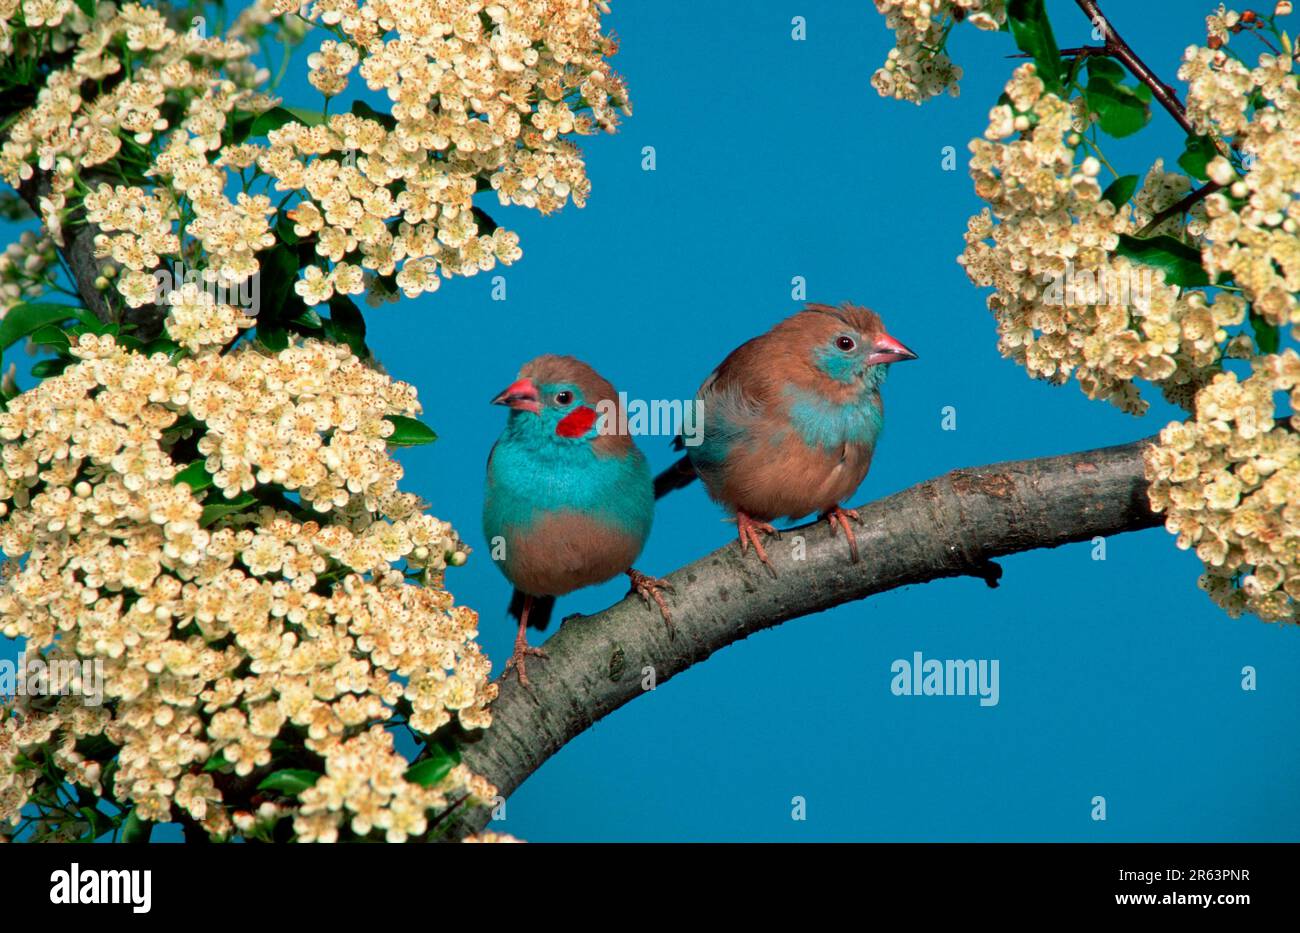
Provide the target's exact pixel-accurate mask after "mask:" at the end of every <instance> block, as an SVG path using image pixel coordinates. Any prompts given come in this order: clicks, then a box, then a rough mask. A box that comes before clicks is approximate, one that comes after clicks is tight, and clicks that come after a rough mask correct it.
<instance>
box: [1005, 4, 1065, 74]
mask: <svg viewBox="0 0 1300 933" xmlns="http://www.w3.org/2000/svg"><path fill="white" fill-rule="evenodd" d="M1007 22H1009V23H1010V24H1011V35H1012V37H1013V38H1014V39H1015V40H1016V48H1018V49H1020V51H1022V52H1024V53H1025V54H1026V55H1030V56H1032V57H1033V59H1034V62H1035V64H1037V66H1038V77H1039V78H1040V79H1042V82H1043V83H1044V84H1045V85H1047V89H1048V90H1049V91H1055V90H1060V88H1061V72H1060V67H1061V53H1060V50H1059V49H1058V48H1057V45H1056V38H1055V37H1054V36H1053V35H1052V24H1051V23H1050V22H1049V21H1048V19H1047V10H1046V9H1045V7H1044V4H1043V0H1011V2H1010V3H1008V4H1007Z"/></svg>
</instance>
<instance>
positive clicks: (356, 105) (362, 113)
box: [352, 100, 397, 130]
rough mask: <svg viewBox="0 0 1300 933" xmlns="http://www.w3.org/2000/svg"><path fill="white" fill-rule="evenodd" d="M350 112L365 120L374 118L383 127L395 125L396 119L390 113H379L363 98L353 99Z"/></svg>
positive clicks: (387, 127) (388, 127)
mask: <svg viewBox="0 0 1300 933" xmlns="http://www.w3.org/2000/svg"><path fill="white" fill-rule="evenodd" d="M352 113H353V114H354V115H356V116H358V117H362V118H364V119H366V120H374V121H375V122H376V123H379V124H382V125H383V126H384V128H385V129H389V130H391V129H393V128H394V127H396V126H397V120H396V118H394V117H393V116H392V114H387V113H380V112H379V111H378V110H376V109H375V108H374V107H371V106H370V105H369V104H367V103H366V102H365V101H364V100H354V101H353V102H352Z"/></svg>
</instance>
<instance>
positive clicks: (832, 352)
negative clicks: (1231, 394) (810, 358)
mask: <svg viewBox="0 0 1300 933" xmlns="http://www.w3.org/2000/svg"><path fill="white" fill-rule="evenodd" d="M814 362H815V363H816V364H817V368H818V369H819V370H821V372H823V373H825V374H826V375H827V376H830V377H831V378H832V379H834V380H835V381H836V382H852V381H853V380H854V379H856V378H857V376H858V370H859V369H861V367H862V360H861V359H860V358H859V357H857V356H854V355H853V354H851V353H844V352H843V351H841V350H838V349H835V348H833V347H819V348H818V350H817V353H816V356H815V358H814Z"/></svg>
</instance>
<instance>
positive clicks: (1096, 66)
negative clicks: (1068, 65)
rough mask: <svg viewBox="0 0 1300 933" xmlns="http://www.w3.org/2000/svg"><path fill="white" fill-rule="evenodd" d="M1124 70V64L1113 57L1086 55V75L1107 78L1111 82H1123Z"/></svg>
mask: <svg viewBox="0 0 1300 933" xmlns="http://www.w3.org/2000/svg"><path fill="white" fill-rule="evenodd" d="M1125 74H1126V72H1125V71H1124V66H1123V65H1121V64H1120V63H1119V62H1117V61H1115V60H1114V59H1113V58H1106V57H1105V56H1102V55H1089V56H1088V77H1089V78H1100V79H1103V80H1109V81H1110V82H1111V83H1113V84H1120V83H1122V82H1123V80H1124V77H1125Z"/></svg>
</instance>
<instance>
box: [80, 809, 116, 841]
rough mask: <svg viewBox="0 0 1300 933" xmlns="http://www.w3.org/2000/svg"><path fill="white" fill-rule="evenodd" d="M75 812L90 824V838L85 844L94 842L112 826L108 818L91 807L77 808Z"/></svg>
mask: <svg viewBox="0 0 1300 933" xmlns="http://www.w3.org/2000/svg"><path fill="white" fill-rule="evenodd" d="M77 812H78V813H80V814H81V815H82V817H83V818H84V819H85V820H86V822H87V823H89V824H90V836H89V837H88V838H87V839H86V840H85V841H86V842H94V841H95V840H96V839H98V838H99V837H100V836H102V835H104V833H106V832H108V831H109V830H110V829H111V828H112V825H113V824H112V823H111V822H110V821H109V818H108V817H107V816H106V815H105V814H103V813H100V812H99V811H98V810H96V809H94V808H93V807H79V808H78V809H77Z"/></svg>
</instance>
